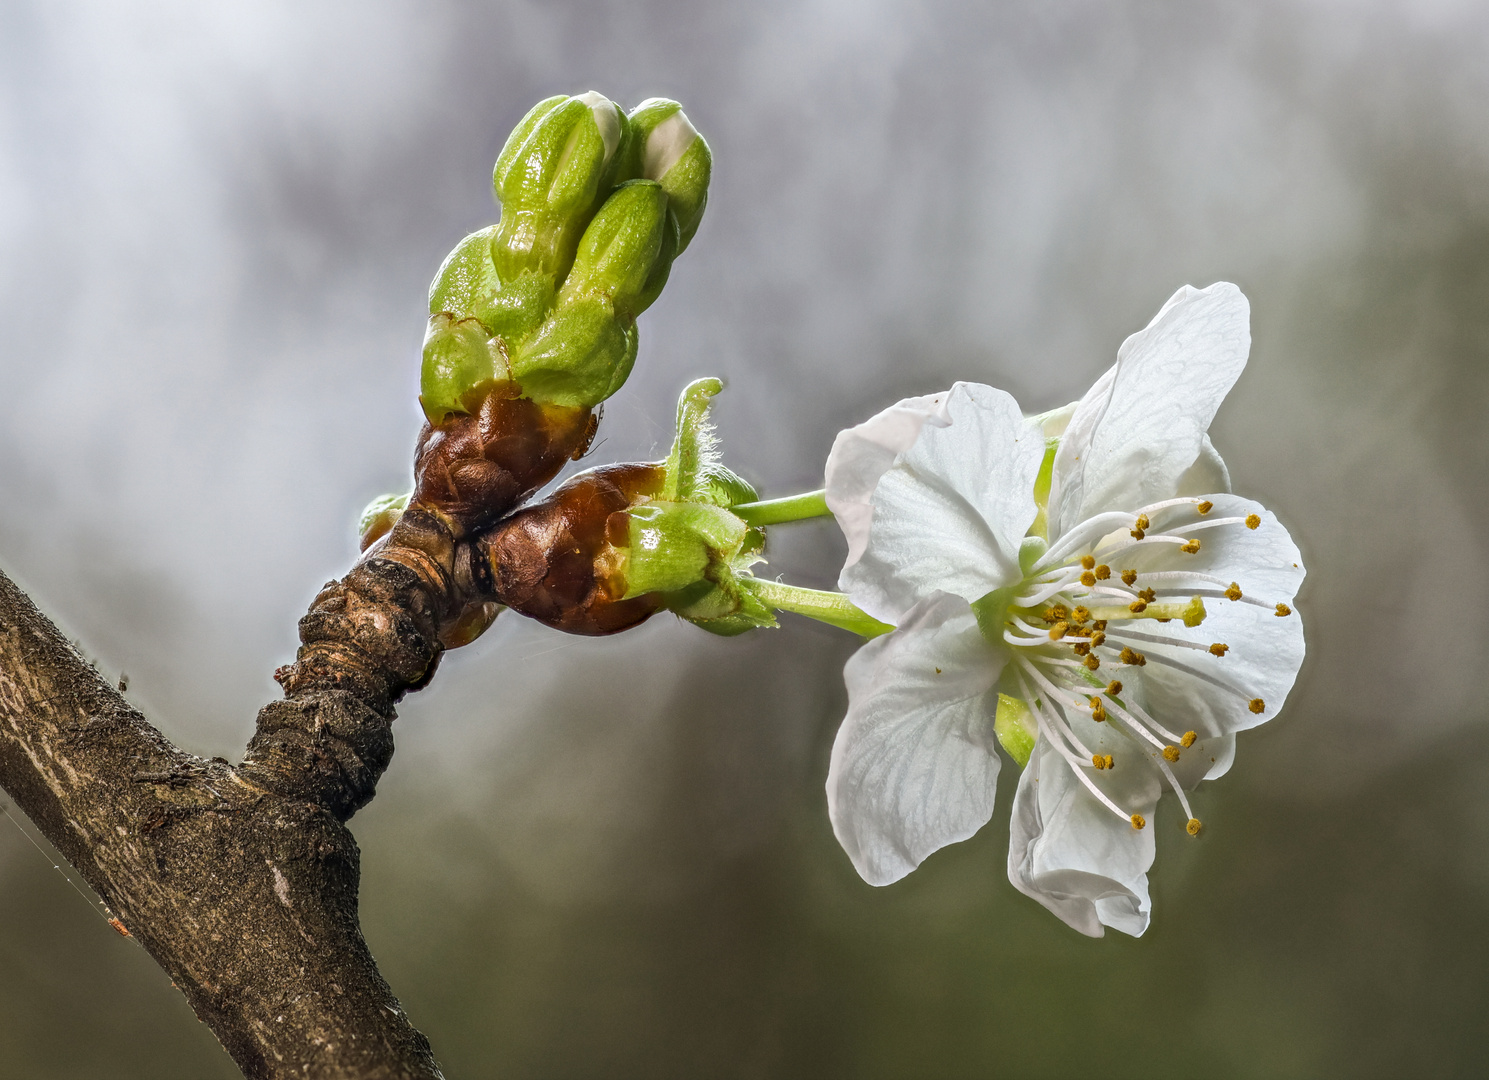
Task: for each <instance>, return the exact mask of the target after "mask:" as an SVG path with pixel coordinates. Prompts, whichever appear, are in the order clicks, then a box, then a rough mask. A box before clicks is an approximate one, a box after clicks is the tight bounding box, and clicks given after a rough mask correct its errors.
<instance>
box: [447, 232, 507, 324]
mask: <svg viewBox="0 0 1489 1080" xmlns="http://www.w3.org/2000/svg"><path fill="white" fill-rule="evenodd" d="M495 235H496V226H495V225H491V226H488V227H487V228H484V229H481V230H480V231H478V232H473V233H471V234H470V235H469V236H467V237H466V238H465V239H464V240H462V241H460V243H458V244H456V245H455V248H454V250H453V251H451V252H450V254H448V255H446V256H445V261H444V262H443V263H442V264H441V265H440V268H439V271H438V272H437V273H436V274H435V275H434V280H433V281H431V282H430V283H429V314H431V315H438V314H439V313H440V312H442V311H446V312H449V313H450V314H452V315H457V316H465V315H477V311H478V309H479V308H481V307H482V306H484V305H486V304H488V303H489V302H490V300H491V297H492V295H493V294H494V293H495V292H496V291H497V289H499V288H501V280H500V279H499V278H498V277H497V275H496V264H495V263H493V262H492V261H491V241H492V238H493V237H494V236H495ZM479 317H480V316H479V315H477V318H479ZM482 321H483V322H484V321H485V320H484V319H483V320H482ZM488 325H489V324H488Z"/></svg>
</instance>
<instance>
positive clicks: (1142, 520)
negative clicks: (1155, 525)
mask: <svg viewBox="0 0 1489 1080" xmlns="http://www.w3.org/2000/svg"><path fill="white" fill-rule="evenodd" d="M1135 524H1136V525H1137V527H1138V528H1139V529H1146V528H1149V527H1150V526H1151V525H1152V522H1150V521H1149V520H1148V515H1147V514H1139V515H1138V516H1137V521H1136V522H1135Z"/></svg>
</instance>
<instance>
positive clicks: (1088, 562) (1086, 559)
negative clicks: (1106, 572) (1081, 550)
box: [1081, 555, 1096, 570]
mask: <svg viewBox="0 0 1489 1080" xmlns="http://www.w3.org/2000/svg"><path fill="white" fill-rule="evenodd" d="M1081 565H1082V566H1083V567H1085V568H1086V569H1087V570H1090V569H1091V568H1092V567H1094V566H1095V565H1096V560H1095V558H1093V557H1092V556H1090V555H1082V556H1081Z"/></svg>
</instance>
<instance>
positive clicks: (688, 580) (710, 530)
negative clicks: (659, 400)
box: [625, 379, 776, 636]
mask: <svg viewBox="0 0 1489 1080" xmlns="http://www.w3.org/2000/svg"><path fill="white" fill-rule="evenodd" d="M722 388H723V384H722V383H720V382H719V380H718V379H699V380H698V381H697V382H695V383H693V384H692V385H690V386H689V387H688V388H687V389H686V390H684V391H683V393H682V398H681V400H679V402H678V406H677V438H676V440H675V441H674V442H673V444H672V452H671V453H670V454H669V455H668V457H667V461H666V464H665V465H664V467H663V468H664V480H663V483H662V488H661V490H660V491H659V492H658V493H657V495H656V497H655V498H653V499H651V500H649V501H647V502H644V503H642V504H640V505H639V506H634V507H632V508H631V510H630V513H629V517H630V521H629V535H628V537H627V557H626V561H625V577H626V596H627V597H632V596H640V595H642V594H644V593H653V592H655V593H662V594H663V595H664V596H665V597H666V607H667V608H668V609H669V610H671V611H673V612H675V613H676V614H678V615H680V616H681V617H682V618H684V619H687V620H688V621H689V622H693V623H696V624H697V625H698V626H701V627H702V628H703V629H705V630H709V631H711V632H713V633H716V634H723V635H726V636H729V635H734V634H741V633H744V632H745V631H746V630H753V629H755V628H756V627H760V626H775V625H776V620H775V615H774V614H772V612H771V610H770V608H769V607H767V606H766V605H765V604H764V603H763V602H761V600H760V598H759V597H758V596H756V594H755V592H754V591H753V590H752V589H751V587H750V583H751V582H752V581H754V578H753V577H751V576H750V574H749V568H750V567H751V566H753V565H754V564H755V563H758V562H760V561H762V560H763V559H764V549H765V533H764V531H763V530H762V529H759V528H755V527H753V526H750V525H747V524H746V523H745V522H744V521H742V520H741V519H740V518H739V517H738V516H737V515H735V514H733V513H731V512H730V508H731V507H733V506H737V505H739V504H741V503H752V502H755V501H756V500H757V499H758V495H757V494H756V492H755V489H754V488H753V487H751V486H750V484H749V483H748V482H746V481H745V480H743V479H741V478H740V477H739V476H737V475H736V474H735V473H733V472H732V471H730V470H729V469H728V468H726V467H725V466H724V465H722V464H721V463H720V462H719V460H718V456H717V453H716V452H715V449H714V438H713V429H712V425H711V424H710V423H709V420H708V405H709V401H710V399H711V398H712V397H713V396H714V395H715V394H717V393H718V392H719V391H720V390H721V389H722Z"/></svg>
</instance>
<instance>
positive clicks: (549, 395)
mask: <svg viewBox="0 0 1489 1080" xmlns="http://www.w3.org/2000/svg"><path fill="white" fill-rule="evenodd" d="M636 345H637V337H636V325H635V324H634V323H631V324H630V325H628V326H626V325H622V323H621V321H620V320H619V319H617V318H616V317H615V312H614V311H613V310H612V308H611V307H610V304H609V302H608V301H606V300H603V299H598V298H581V299H577V300H573V301H571V302H569V303H566V304H561V305H560V306H559V308H558V310H557V311H555V312H554V313H553V315H552V317H551V318H549V319H548V320H547V322H545V323H544V324H543V325H542V326H541V327H539V328H538V331H537V332H536V333H535V334H534V335H533V336H532V338H531V339H530V340H529V341H528V342H527V343H526V344H525V345H523V346H522V348H521V349H520V350H519V351H518V353H517V355H516V356H515V357H513V359H512V377H513V379H514V380H516V382H517V384H518V385H519V386H521V387H522V393H523V395H524V396H525V397H529V398H531V399H532V400H534V401H537V402H539V403H541V404H544V405H565V406H594V405H598V404H599V403H600V402H602V401H604V400H605V399H606V398H607V397H609V396H610V395H611V394H613V393H614V392H615V391H616V390H617V389H619V388H620V385H621V384H622V383H624V382H625V379H626V376H627V375H629V374H630V372H631V366H632V365H633V364H634V363H635V362H636Z"/></svg>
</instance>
